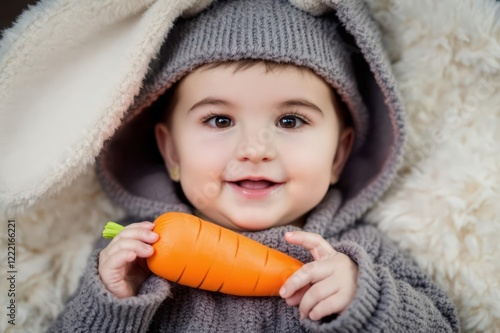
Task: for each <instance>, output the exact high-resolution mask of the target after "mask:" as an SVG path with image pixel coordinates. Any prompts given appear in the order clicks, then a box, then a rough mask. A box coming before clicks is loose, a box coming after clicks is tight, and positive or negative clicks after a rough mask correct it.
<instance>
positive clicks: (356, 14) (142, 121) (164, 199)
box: [96, 0, 404, 235]
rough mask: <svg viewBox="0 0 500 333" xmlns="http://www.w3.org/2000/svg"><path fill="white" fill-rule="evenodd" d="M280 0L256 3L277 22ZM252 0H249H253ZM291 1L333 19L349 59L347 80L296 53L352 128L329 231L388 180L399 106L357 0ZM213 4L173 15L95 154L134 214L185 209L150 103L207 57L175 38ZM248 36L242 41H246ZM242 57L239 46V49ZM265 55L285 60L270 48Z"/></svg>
mask: <svg viewBox="0 0 500 333" xmlns="http://www.w3.org/2000/svg"><path fill="white" fill-rule="evenodd" d="M283 1H285V0H283ZM283 1H271V2H269V1H267V2H266V1H263V0H261V1H258V4H257V5H262V6H267V5H269V6H271V8H265V7H264V8H261V10H262V11H263V12H267V11H268V12H269V13H270V16H272V17H276V22H277V23H276V25H275V26H276V27H277V28H276V29H279V27H280V26H283V21H284V20H283V19H281V20H280V17H279V8H277V7H276V8H272V6H282V5H283ZM219 2H220V1H219ZM236 3H244V1H243V2H242V1H236ZM251 3H252V4H255V2H254V1H252V2H251ZM294 3H295V4H294V6H297V7H296V9H295V10H297V11H300V12H301V13H302V14H300V15H313V14H314V15H319V16H320V17H323V16H324V17H325V21H324V22H331V24H332V29H336V30H337V31H338V32H339V33H338V34H337V35H332V39H335V38H337V39H338V38H340V39H339V40H337V41H336V43H337V45H342V46H343V47H342V50H341V51H342V52H344V53H343V54H342V56H347V57H349V58H350V65H349V68H346V69H345V72H344V76H346V77H349V78H350V81H348V82H347V83H345V82H339V80H337V79H336V77H335V75H333V76H332V77H329V74H328V69H324V68H318V66H315V65H314V64H309V63H308V60H307V57H306V58H305V59H302V60H300V61H301V64H302V63H303V64H304V65H305V66H308V67H310V68H311V69H313V70H314V71H315V72H316V73H317V74H319V75H321V76H323V78H325V80H326V81H327V82H329V83H331V84H332V85H333V86H334V88H336V90H337V91H339V93H340V96H341V97H342V99H343V100H344V103H345V104H347V106H348V107H349V109H350V111H351V114H352V115H353V120H354V126H355V130H356V142H355V149H354V151H353V153H352V154H351V156H350V157H349V160H348V162H347V164H346V166H345V168H344V171H343V173H342V175H341V177H340V181H339V183H338V184H337V185H336V187H337V188H338V189H340V191H341V193H342V198H343V199H342V203H341V205H340V209H339V210H338V212H337V213H336V215H335V221H332V223H331V224H329V225H328V226H327V227H326V230H316V231H319V232H321V233H323V234H325V235H327V234H329V233H330V232H334V230H336V229H337V228H339V227H342V226H344V225H345V224H346V223H351V222H352V221H354V220H356V219H358V218H359V217H360V216H361V215H362V214H364V213H365V212H366V211H367V210H368V209H369V208H370V207H371V206H372V205H373V203H374V202H375V201H376V200H377V199H378V198H379V197H380V196H381V195H382V193H383V192H384V191H385V190H386V189H387V188H388V186H389V185H390V182H391V180H392V179H393V177H394V176H395V173H396V170H397V165H398V159H399V158H400V156H401V153H402V152H401V150H402V147H403V137H404V135H403V134H404V129H403V114H402V105H401V101H400V98H399V94H398V92H397V88H396V83H395V80H394V77H393V74H392V72H391V67H390V64H389V61H388V58H387V55H386V54H385V52H384V50H383V48H382V41H381V36H380V32H379V28H378V26H377V24H376V22H375V21H374V20H373V19H372V18H371V17H370V14H369V11H368V8H367V6H366V5H365V4H364V3H363V2H362V1H347V0H344V1H337V2H334V1H329V2H326V3H327V4H323V5H317V6H315V7H314V6H309V7H308V6H305V5H303V4H301V2H300V1H294ZM214 5H217V2H216V3H215V4H211V5H210V6H209V8H206V7H204V6H200V7H199V8H195V9H194V10H193V11H192V12H191V13H189V15H188V17H179V18H178V19H177V20H176V21H175V23H174V27H173V28H172V30H171V31H170V32H169V33H168V34H167V35H166V38H165V43H164V44H163V46H162V49H161V50H160V56H159V57H156V58H155V59H154V60H153V61H152V62H151V63H150V70H149V72H148V74H147V76H146V78H145V80H144V84H143V87H142V89H141V91H140V93H139V95H138V96H136V98H135V100H134V103H133V105H132V106H131V107H130V108H129V110H128V112H127V113H126V115H125V117H124V119H123V122H122V124H121V125H120V127H119V128H118V129H117V131H116V132H115V133H114V135H113V136H112V137H111V138H110V139H109V140H107V141H106V142H105V143H104V147H103V149H102V151H101V154H100V155H99V156H98V157H97V163H96V170H97V174H98V178H99V180H100V182H101V184H102V186H103V188H104V190H105V191H106V192H107V194H108V195H109V196H110V198H111V199H112V200H113V201H114V202H115V203H116V204H117V205H119V206H121V207H123V208H124V209H125V210H126V211H127V212H128V213H129V214H130V215H132V216H134V217H137V218H138V219H154V218H156V217H157V216H158V215H160V214H162V213H164V212H166V211H187V212H189V211H190V208H189V207H188V206H187V205H185V204H183V203H182V200H181V198H180V195H179V193H177V192H178V191H176V187H175V185H174V183H173V182H172V181H171V180H170V178H169V176H168V173H167V170H166V168H165V166H164V162H163V160H162V158H161V155H160V154H159V151H158V149H157V146H156V142H155V138H154V131H153V127H154V122H155V120H156V112H155V109H156V108H158V106H159V105H160V104H161V98H160V96H161V95H162V94H163V93H164V92H165V91H166V90H167V89H168V88H169V87H170V86H171V85H172V84H173V83H174V82H176V81H177V80H179V79H180V78H181V77H182V76H183V75H185V74H186V73H187V72H189V71H190V70H192V69H193V68H195V67H197V66H199V65H200V64H203V63H205V62H207V59H203V57H201V58H200V57H198V58H197V57H196V56H194V55H193V54H196V52H197V50H193V47H192V46H190V44H189V43H190V42H189V40H188V42H187V43H188V44H185V43H184V44H183V42H182V38H181V37H182V34H183V33H184V32H185V31H186V30H187V29H189V28H190V20H192V19H193V18H195V17H198V16H199V15H205V16H206V17H207V20H210V16H209V15H210V12H211V6H214ZM286 5H287V6H288V4H286ZM245 10H247V9H245ZM271 19H272V18H270V20H271ZM207 22H209V23H207ZM207 22H204V24H205V26H207V25H208V24H210V21H207ZM278 22H279V23H278ZM324 22H323V24H324ZM285 23H286V22H285ZM263 24H265V23H263ZM285 28H286V26H285ZM306 28H307V27H306ZM214 30H215V29H214ZM234 33H236V31H235V32H234ZM268 33H269V32H268ZM339 36H340V37H339ZM207 40H209V41H210V40H213V38H207ZM179 41H180V42H179ZM251 42H252V41H250V42H249V41H245V45H247V44H249V43H251ZM255 43H258V41H255ZM254 47H255V46H254ZM199 48H203V52H205V53H207V52H208V53H210V52H211V51H210V45H208V44H207V45H202V46H199ZM198 51H199V50H198ZM183 52H184V53H183ZM332 52H333V51H332ZM346 53H347V55H346ZM200 54H203V53H200ZM214 54H215V53H214ZM214 54H212V55H211V58H210V59H211V60H212V61H214V60H216V61H224V60H227V59H228V58H229V57H228V56H227V55H224V54H217V55H214ZM334 56H335V54H334ZM243 57H245V53H244V52H243V53H242V55H241V58H243ZM258 57H259V58H265V57H263V56H258ZM311 57H314V55H311ZM172 58H174V59H175V61H176V63H175V64H172V61H169V59H172ZM234 58H235V56H234V54H233V55H231V59H234ZM268 58H269V59H270V60H277V61H284V59H282V58H280V57H279V56H274V55H273V56H270V57H268ZM327 59H329V60H328V61H329V62H330V63H333V66H332V67H333V68H339V67H341V66H339V65H337V66H335V65H336V63H335V61H336V60H335V57H331V59H330V58H328V57H327ZM285 60H286V59H285ZM296 62H297V61H295V63H296ZM172 68H175V70H172ZM337 76H338V75H337ZM319 144H320V143H319ZM331 191H333V190H331ZM328 197H332V196H331V195H327V197H326V198H325V200H328ZM321 206H322V205H320V206H319V207H321ZM320 209H321V208H316V210H320Z"/></svg>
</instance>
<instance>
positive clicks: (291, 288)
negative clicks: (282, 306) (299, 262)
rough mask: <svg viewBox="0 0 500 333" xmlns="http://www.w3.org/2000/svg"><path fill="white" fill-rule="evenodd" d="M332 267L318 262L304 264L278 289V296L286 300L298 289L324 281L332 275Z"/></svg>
mask: <svg viewBox="0 0 500 333" xmlns="http://www.w3.org/2000/svg"><path fill="white" fill-rule="evenodd" d="M332 269H333V268H332V266H331V265H325V264H323V263H322V262H320V261H313V262H310V263H307V264H305V265H304V266H302V267H301V268H300V269H298V270H297V271H296V272H295V273H293V274H292V275H291V276H290V277H289V278H288V279H287V280H286V281H285V283H284V284H283V286H282V287H281V289H280V296H281V297H283V298H288V297H290V296H292V295H293V294H294V293H295V292H297V291H298V290H299V289H301V288H303V287H305V286H307V285H309V284H313V283H316V282H318V281H321V280H323V279H325V278H326V277H327V276H329V275H331V274H332Z"/></svg>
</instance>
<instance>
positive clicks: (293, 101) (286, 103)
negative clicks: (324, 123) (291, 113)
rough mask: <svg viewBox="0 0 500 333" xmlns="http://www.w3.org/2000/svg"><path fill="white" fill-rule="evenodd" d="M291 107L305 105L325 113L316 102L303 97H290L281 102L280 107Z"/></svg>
mask: <svg viewBox="0 0 500 333" xmlns="http://www.w3.org/2000/svg"><path fill="white" fill-rule="evenodd" d="M290 107H304V108H308V109H311V110H313V111H317V112H319V113H321V114H323V111H322V110H321V109H320V108H319V107H318V106H317V105H316V104H314V103H312V102H310V101H308V100H306V99H303V98H298V99H289V100H286V101H283V102H281V103H280V104H279V108H280V109H286V108H290Z"/></svg>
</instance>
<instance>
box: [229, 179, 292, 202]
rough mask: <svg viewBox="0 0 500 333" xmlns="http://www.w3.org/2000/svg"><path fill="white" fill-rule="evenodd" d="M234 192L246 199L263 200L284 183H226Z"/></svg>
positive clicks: (237, 181) (262, 180)
mask: <svg viewBox="0 0 500 333" xmlns="http://www.w3.org/2000/svg"><path fill="white" fill-rule="evenodd" d="M227 183H228V184H229V185H230V186H231V187H232V188H233V189H234V190H235V191H236V193H239V194H240V195H242V196H243V197H245V198H248V199H264V198H267V197H268V196H269V195H271V193H274V191H276V190H277V189H278V188H280V187H281V185H283V184H284V183H281V182H274V181H272V180H268V179H262V178H258V179H240V180H235V181H229V182H227Z"/></svg>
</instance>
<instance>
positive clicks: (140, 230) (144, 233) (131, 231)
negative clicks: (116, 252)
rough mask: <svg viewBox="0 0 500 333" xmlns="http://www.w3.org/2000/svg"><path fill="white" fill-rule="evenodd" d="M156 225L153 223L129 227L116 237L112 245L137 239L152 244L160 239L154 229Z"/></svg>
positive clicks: (142, 223)
mask: <svg viewBox="0 0 500 333" xmlns="http://www.w3.org/2000/svg"><path fill="white" fill-rule="evenodd" d="M153 228H154V224H153V223H151V222H141V223H137V224H134V225H129V226H127V227H126V228H124V229H123V230H122V231H120V233H119V234H118V235H116V236H115V237H114V238H113V240H112V241H111V242H110V244H113V243H116V242H119V241H120V240H121V239H128V238H129V239H136V240H140V241H142V242H144V243H149V244H152V243H154V242H156V241H157V240H158V238H159V236H158V234H157V233H156V232H154V231H152V229H153Z"/></svg>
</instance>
